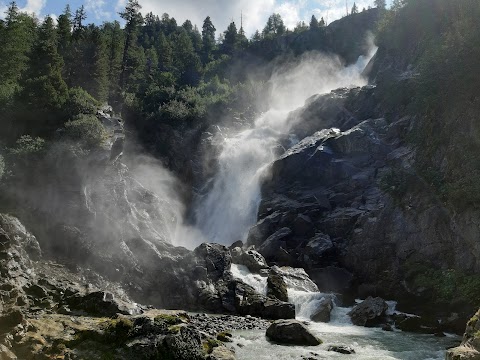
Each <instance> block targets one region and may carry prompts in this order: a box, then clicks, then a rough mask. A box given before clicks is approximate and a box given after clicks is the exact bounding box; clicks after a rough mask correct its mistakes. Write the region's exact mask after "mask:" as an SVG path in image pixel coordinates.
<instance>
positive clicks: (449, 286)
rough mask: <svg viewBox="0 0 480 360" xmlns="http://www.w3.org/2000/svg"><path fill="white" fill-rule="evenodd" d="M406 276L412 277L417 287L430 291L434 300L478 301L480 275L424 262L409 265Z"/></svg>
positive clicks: (479, 296) (477, 302) (449, 301)
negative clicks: (430, 265)
mask: <svg viewBox="0 0 480 360" xmlns="http://www.w3.org/2000/svg"><path fill="white" fill-rule="evenodd" d="M407 276H408V277H410V278H412V279H413V284H414V286H415V287H417V288H424V289H426V290H427V291H431V292H432V294H431V295H432V298H434V299H436V301H440V302H446V303H451V302H452V301H453V300H464V301H466V302H468V303H469V304H471V305H475V306H478V304H479V303H480V292H479V291H478V289H480V276H479V275H471V274H465V273H462V272H460V271H458V270H453V269H448V270H439V269H434V268H432V267H429V266H427V265H424V264H416V265H414V266H413V267H412V266H410V267H409V273H407Z"/></svg>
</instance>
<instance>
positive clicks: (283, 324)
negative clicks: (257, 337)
mask: <svg viewBox="0 0 480 360" xmlns="http://www.w3.org/2000/svg"><path fill="white" fill-rule="evenodd" d="M267 337H268V339H269V340H270V341H273V342H276V343H278V344H285V345H301V346H317V345H320V344H321V343H322V340H320V339H319V338H317V337H316V336H315V335H313V334H312V333H311V332H310V330H308V328H307V327H306V326H305V325H304V324H302V323H301V322H299V321H297V320H277V321H275V322H273V324H272V325H270V326H269V327H268V329H267Z"/></svg>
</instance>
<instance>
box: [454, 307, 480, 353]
mask: <svg viewBox="0 0 480 360" xmlns="http://www.w3.org/2000/svg"><path fill="white" fill-rule="evenodd" d="M479 319H480V310H479V311H478V312H477V313H476V314H475V315H474V316H473V317H472V318H471V319H470V320H469V321H468V323H467V327H466V329H465V334H464V335H463V341H462V344H461V345H460V346H458V347H456V348H452V349H449V350H447V356H446V359H447V360H479V359H480V320H479Z"/></svg>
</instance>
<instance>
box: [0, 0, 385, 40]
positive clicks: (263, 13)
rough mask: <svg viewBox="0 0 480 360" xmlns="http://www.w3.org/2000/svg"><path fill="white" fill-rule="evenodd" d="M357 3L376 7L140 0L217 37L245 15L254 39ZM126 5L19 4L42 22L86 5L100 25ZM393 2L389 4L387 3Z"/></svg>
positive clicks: (46, 0) (288, 0) (55, 0)
mask: <svg viewBox="0 0 480 360" xmlns="http://www.w3.org/2000/svg"><path fill="white" fill-rule="evenodd" d="M354 1H355V2H356V4H357V6H358V8H359V9H360V11H361V10H362V9H363V8H364V7H365V8H368V6H372V7H373V1H374V0H174V1H172V0H139V3H140V4H141V5H142V13H143V14H145V13H148V12H153V13H154V14H156V15H159V16H161V15H162V14H163V13H168V14H169V15H170V16H172V17H174V18H175V19H176V20H177V23H178V24H179V25H180V24H182V23H183V22H184V21H185V20H186V19H189V20H191V21H192V23H194V24H196V25H198V27H199V28H200V29H201V27H202V24H203V20H204V19H205V18H206V17H207V16H210V17H211V18H212V21H213V24H214V26H215V27H216V28H217V34H218V33H219V32H223V31H224V30H225V29H226V28H227V26H228V24H229V23H230V22H231V21H232V20H233V21H235V23H236V24H237V25H239V24H240V18H241V14H243V26H244V29H245V31H246V33H247V35H249V36H250V35H252V34H253V33H254V32H255V30H257V29H258V30H262V29H263V27H264V26H265V23H266V21H267V19H268V17H269V16H270V15H271V14H273V13H279V14H280V15H281V16H282V18H283V20H284V22H285V24H286V25H287V27H288V28H292V29H293V28H294V27H295V25H296V24H297V23H298V22H299V21H305V22H307V24H308V23H309V21H310V18H311V17H312V15H315V16H317V18H319V19H320V18H321V17H323V18H324V19H325V20H326V21H327V23H330V22H332V21H334V20H336V19H339V18H341V17H342V16H344V15H345V13H346V7H347V5H346V2H347V4H348V8H349V9H350V8H351V7H352V5H353V2H354ZM126 2H127V0H17V4H18V6H19V7H20V8H21V9H22V10H23V11H26V12H28V13H35V14H36V15H37V16H38V17H39V18H43V17H45V16H46V15H52V16H53V17H54V18H56V17H57V16H58V15H60V14H61V13H62V12H63V10H64V9H65V6H66V5H67V4H70V7H71V8H72V10H73V11H74V10H75V9H77V8H79V7H80V6H81V5H82V4H83V5H84V6H85V9H86V10H87V15H88V19H87V22H93V23H96V24H101V23H102V22H104V21H112V20H116V19H119V16H118V12H119V11H121V10H122V9H123V8H124V6H125V4H126ZM390 2H391V0H387V3H390ZM8 3H9V1H8V0H0V12H1V13H2V17H3V13H4V11H5V9H6V6H7V4H8ZM238 27H239V26H238Z"/></svg>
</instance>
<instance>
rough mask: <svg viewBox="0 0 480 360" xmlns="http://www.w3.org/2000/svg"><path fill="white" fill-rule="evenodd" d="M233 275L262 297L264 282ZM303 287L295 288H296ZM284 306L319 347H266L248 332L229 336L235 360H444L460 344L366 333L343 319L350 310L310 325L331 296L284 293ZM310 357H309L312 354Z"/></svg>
mask: <svg viewBox="0 0 480 360" xmlns="http://www.w3.org/2000/svg"><path fill="white" fill-rule="evenodd" d="M232 274H233V275H234V276H235V277H237V278H239V279H241V280H242V281H244V282H245V283H247V284H249V285H251V286H253V287H254V288H255V289H256V290H257V291H258V292H259V293H263V294H265V293H266V286H267V282H266V278H265V277H263V278H262V277H261V276H260V275H258V274H252V273H251V272H250V271H248V269H247V268H246V267H245V266H241V265H235V264H233V265H232ZM301 286H302V284H297V289H298V287H301ZM288 295H289V301H290V302H291V303H293V304H295V308H296V314H297V320H301V321H307V322H308V328H309V329H310V330H311V331H312V332H313V333H314V334H315V335H317V336H318V337H319V338H320V339H322V341H323V344H322V345H319V346H313V347H302V346H285V345H277V344H273V343H270V342H269V341H268V340H267V339H266V337H265V331H261V330H254V331H252V330H248V331H237V332H235V333H234V337H235V339H234V344H235V345H234V346H235V351H236V354H237V358H238V360H263V359H279V360H294V359H295V360H300V359H302V356H303V357H304V358H307V359H308V358H309V357H310V358H312V359H352V360H360V359H361V360H373V359H378V360H379V359H381V360H391V359H402V360H427V359H428V360H437V359H438V360H440V359H442V360H443V359H445V349H446V348H449V347H452V346H457V345H458V344H459V342H460V338H459V337H458V336H454V335H448V336H446V337H444V338H438V337H435V336H433V335H420V334H411V333H406V332H403V331H399V330H396V329H394V331H391V332H389V331H383V330H382V329H380V328H366V327H360V326H355V325H353V324H352V323H351V321H350V317H349V316H348V315H347V313H348V312H349V311H350V310H351V308H343V307H337V306H335V307H334V309H333V311H332V314H331V321H330V323H316V322H313V321H310V316H311V315H312V314H313V313H315V311H316V310H317V308H318V303H319V302H320V301H321V300H322V298H324V297H326V296H331V295H328V294H322V293H320V292H313V291H298V290H294V289H292V288H289V289H288ZM394 305H395V304H394V303H393V302H391V303H389V306H390V309H389V311H394V310H395V309H394ZM329 345H346V346H350V347H352V348H354V349H355V354H351V355H345V354H339V353H335V352H329V351H327V348H328V346H329ZM312 353H313V354H312Z"/></svg>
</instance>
